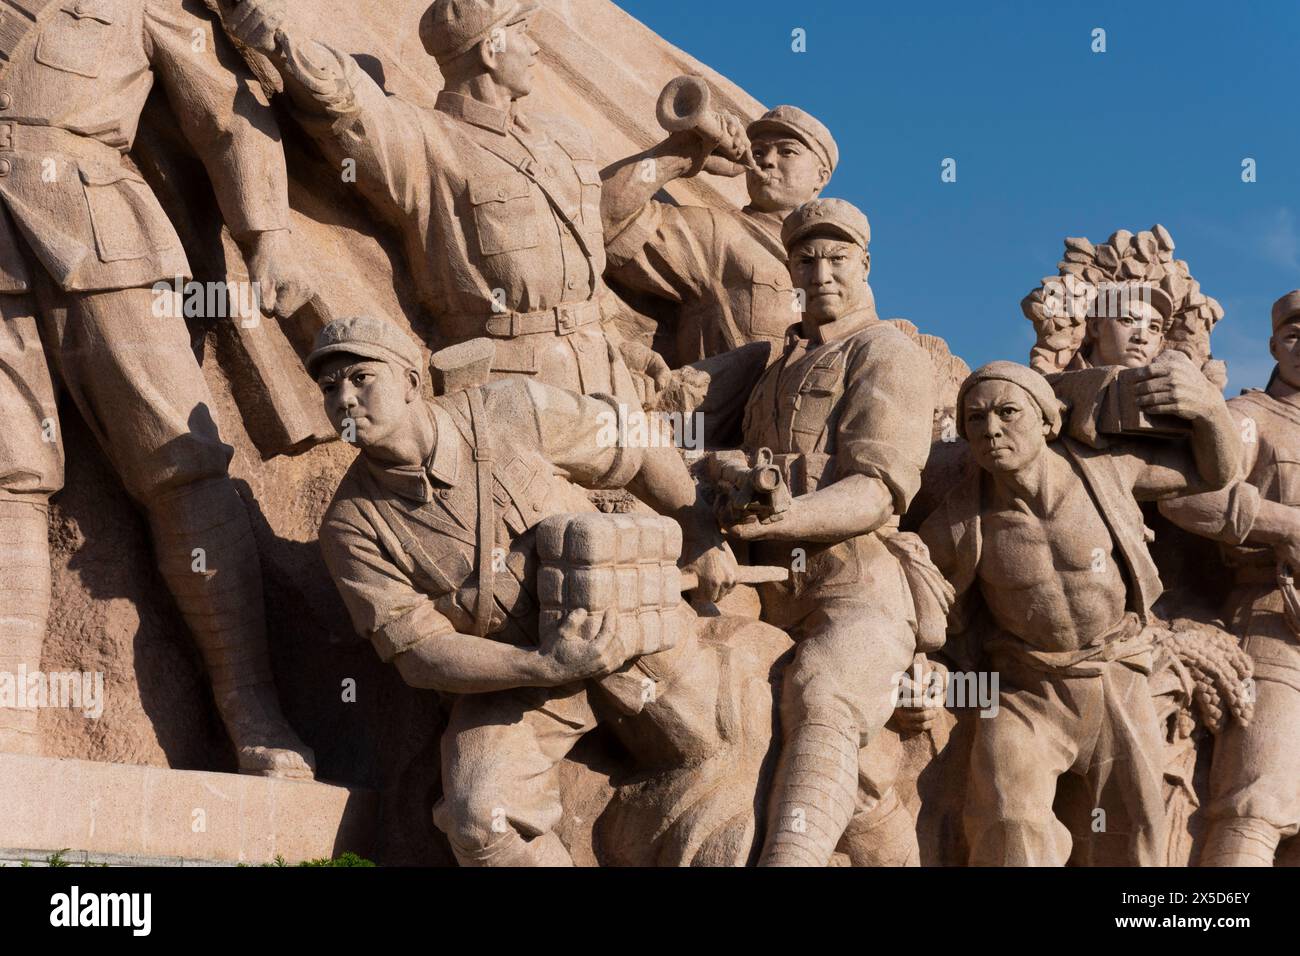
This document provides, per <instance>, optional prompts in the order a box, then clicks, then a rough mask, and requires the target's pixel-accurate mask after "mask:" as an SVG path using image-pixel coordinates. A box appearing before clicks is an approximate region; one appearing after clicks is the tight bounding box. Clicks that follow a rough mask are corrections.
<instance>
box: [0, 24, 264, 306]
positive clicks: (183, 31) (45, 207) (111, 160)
mask: <svg viewBox="0 0 1300 956" xmlns="http://www.w3.org/2000/svg"><path fill="white" fill-rule="evenodd" d="M224 39H225V38H224V37H221V38H220V40H221V41H222V42H224ZM0 53H3V54H4V55H5V58H0V293H2V292H23V291H26V290H27V289H28V288H29V287H30V283H31V278H32V277H31V275H30V274H29V273H28V267H27V265H26V264H25V263H24V262H23V261H22V259H21V258H20V256H19V255H18V251H17V241H16V235H17V234H19V233H20V234H21V235H22V237H23V238H24V239H25V240H26V242H27V244H28V246H29V247H30V248H31V250H32V251H33V253H34V254H35V256H36V258H37V259H38V260H39V263H40V265H41V266H42V267H44V268H45V270H46V271H48V273H49V274H50V276H51V277H52V278H53V279H54V280H55V282H57V283H58V284H59V285H60V286H61V287H62V288H64V289H67V290H69V291H79V290H105V289H123V288H133V287H137V286H146V285H150V284H152V283H153V282H155V281H158V280H170V279H172V278H173V277H175V276H177V275H181V276H186V277H188V276H189V274H190V272H189V264H188V263H187V261H186V258H185V253H184V251H183V250H182V248H181V244H180V240H179V239H178V238H177V236H176V232H175V230H174V229H173V228H172V225H171V223H170V222H169V221H168V219H167V217H166V215H165V214H164V213H163V210H162V207H161V206H160V205H159V204H158V200H157V199H156V198H155V197H154V195H153V192H152V191H151V190H150V188H149V187H148V186H147V185H146V184H145V182H144V180H143V179H142V178H141V177H140V175H139V174H138V173H137V172H136V171H135V169H134V168H133V167H132V166H130V165H129V164H128V163H127V162H126V161H125V160H124V158H123V157H124V154H125V153H126V152H127V151H128V150H130V148H131V145H132V143H133V142H134V140H135V135H136V126H137V124H138V122H139V119H140V112H141V110H142V109H143V107H144V103H145V99H146V97H147V96H148V95H149V91H150V89H151V88H152V86H153V83H154V77H155V75H156V76H157V77H158V78H159V79H160V80H161V81H162V84H163V87H164V89H165V90H166V92H167V96H168V99H169V101H170V103H171V107H172V115H173V116H174V117H175V118H176V121H177V123H178V124H179V126H180V128H181V129H182V131H183V132H184V134H185V136H186V138H187V139H188V140H189V142H190V143H191V145H192V146H193V147H194V150H195V152H196V153H197V154H198V155H199V157H200V158H202V160H203V161H204V163H205V164H206V166H207V169H208V172H209V174H210V176H211V177H212V180H213V185H214V186H215V188H216V193H217V198H218V200H219V201H220V204H221V211H222V215H223V216H224V217H225V221H226V224H227V225H228V226H229V227H230V229H231V231H232V232H233V233H234V234H235V235H237V236H240V235H243V234H245V233H251V232H261V231H267V230H272V229H284V228H287V227H288V210H287V202H286V196H287V192H286V190H287V185H286V177H285V171H284V161H283V157H282V154H281V152H280V145H279V139H278V136H277V135H275V130H274V125H273V121H272V119H271V114H270V112H269V110H267V109H266V107H265V106H262V105H261V104H259V103H258V101H257V100H256V98H255V97H254V95H253V93H252V92H251V90H250V88H249V87H248V86H247V84H246V82H245V81H244V80H243V79H241V78H246V77H247V71H246V70H244V69H243V64H242V63H240V62H239V58H238V56H237V55H236V54H235V53H234V52H233V51H232V50H231V49H230V47H229V46H228V45H226V46H222V47H218V38H217V37H216V36H214V23H213V21H212V19H210V18H209V17H208V16H207V15H206V11H205V10H204V7H203V5H202V3H201V2H200V0H0ZM6 58H7V61H6ZM268 134H269V135H268Z"/></svg>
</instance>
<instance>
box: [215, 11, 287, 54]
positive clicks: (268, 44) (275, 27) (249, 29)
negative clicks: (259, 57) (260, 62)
mask: <svg viewBox="0 0 1300 956" xmlns="http://www.w3.org/2000/svg"><path fill="white" fill-rule="evenodd" d="M218 2H219V6H220V11H221V20H222V22H223V23H225V25H226V29H227V30H229V31H230V35H231V36H232V37H234V38H235V39H236V40H238V41H239V42H240V43H243V44H244V45H246V46H248V47H251V48H252V49H254V50H258V51H260V52H262V53H266V54H271V53H274V52H275V47H276V38H277V36H278V34H279V32H280V28H281V27H283V26H284V21H285V18H286V16H287V15H288V2H287V0H218Z"/></svg>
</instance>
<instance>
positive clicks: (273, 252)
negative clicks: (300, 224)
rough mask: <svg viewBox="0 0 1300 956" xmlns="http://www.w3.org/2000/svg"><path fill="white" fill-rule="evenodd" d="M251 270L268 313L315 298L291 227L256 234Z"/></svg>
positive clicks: (290, 310)
mask: <svg viewBox="0 0 1300 956" xmlns="http://www.w3.org/2000/svg"><path fill="white" fill-rule="evenodd" d="M244 2H245V3H247V2H248V0H244ZM248 272H249V275H250V277H251V278H252V280H253V281H254V282H256V283H257V287H258V291H259V292H260V294H261V302H262V311H263V312H265V313H266V314H267V315H272V314H274V315H275V316H277V317H278V318H281V319H284V318H288V317H289V316H291V315H293V314H294V313H295V312H297V311H298V310H299V309H300V308H302V307H303V305H304V304H305V303H306V302H307V300H308V299H310V298H311V294H312V289H311V286H310V285H309V284H308V282H307V279H306V277H305V276H304V275H303V274H302V270H301V269H300V268H299V267H298V262H297V259H296V257H295V256H294V253H293V249H292V246H291V244H290V233H289V230H287V229H276V230H273V231H271V232H259V233H257V234H256V235H255V236H254V238H253V240H252V253H251V254H250V255H249V257H248Z"/></svg>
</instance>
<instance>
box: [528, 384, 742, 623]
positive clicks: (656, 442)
mask: <svg viewBox="0 0 1300 956" xmlns="http://www.w3.org/2000/svg"><path fill="white" fill-rule="evenodd" d="M520 384H521V387H523V388H526V389H527V390H528V391H529V392H530V393H531V396H532V400H531V402H530V407H531V408H532V409H533V410H534V417H533V420H534V429H535V434H536V437H537V440H538V441H539V442H540V443H541V446H542V448H543V449H544V450H545V453H546V457H547V458H548V459H549V460H550V461H551V463H552V464H554V465H555V467H556V470H557V471H558V472H560V473H561V474H563V475H564V476H565V477H567V478H569V479H570V480H571V481H573V482H575V483H577V484H580V485H582V486H583V487H585V488H624V487H625V488H627V489H628V490H629V491H631V492H632V493H633V494H634V495H636V496H637V497H638V498H639V499H641V500H642V501H644V502H646V504H648V505H650V507H652V508H653V509H655V511H657V512H659V513H660V514H663V515H666V516H668V517H670V518H673V519H674V520H676V521H677V523H678V524H680V525H681V528H682V557H681V562H682V564H683V565H685V566H691V567H693V568H695V570H696V571H697V573H698V574H699V576H700V582H701V586H702V587H703V588H704V590H705V591H706V592H707V594H708V596H709V597H710V598H711V599H716V598H718V597H721V596H722V595H723V594H725V593H726V591H728V590H730V588H731V587H732V586H734V584H735V583H736V573H737V572H736V563H735V558H734V557H733V556H732V554H731V551H730V549H729V548H728V547H727V545H726V543H725V542H724V541H723V539H722V533H721V531H720V530H719V529H718V526H717V522H716V520H715V519H714V517H713V511H712V509H711V508H710V507H709V506H708V504H707V503H706V501H705V500H704V498H703V497H702V495H701V494H700V489H699V488H698V487H697V486H696V484H695V481H694V479H692V478H691V475H690V472H689V471H688V470H687V468H686V463H685V462H684V461H683V460H682V456H681V454H680V453H679V452H678V451H677V448H676V446H675V445H674V443H673V436H672V430H671V429H670V428H669V427H668V425H667V423H666V422H665V421H664V420H663V419H662V418H660V417H659V416H658V415H656V414H654V413H646V412H643V411H642V410H641V409H640V408H634V407H629V406H625V405H621V404H620V403H619V402H617V401H616V400H615V399H613V398H595V397H589V396H585V395H578V394H576V393H574V392H569V391H566V390H564V389H558V388H554V387H552V386H548V385H544V384H541V383H539V382H535V381H531V380H527V379H521V380H520ZM543 410H544V414H543ZM620 415H621V416H623V417H624V421H625V422H626V421H628V416H634V415H635V416H645V420H644V424H645V426H646V427H645V428H644V429H639V428H633V427H631V426H628V427H623V426H620V424H619V416H620ZM632 434H642V435H647V436H648V440H647V441H646V442H645V443H644V447H631V446H629V445H627V444H625V443H623V442H622V440H621V439H622V437H623V436H626V435H632Z"/></svg>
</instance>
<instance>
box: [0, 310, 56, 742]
mask: <svg viewBox="0 0 1300 956" xmlns="http://www.w3.org/2000/svg"><path fill="white" fill-rule="evenodd" d="M0 406H2V407H3V408H4V410H5V425H4V427H3V428H0V674H8V675H12V676H11V677H10V679H11V680H13V681H14V682H15V685H16V684H17V682H18V681H19V680H20V679H21V678H22V675H23V674H24V673H31V672H34V671H38V670H40V667H41V644H42V643H43V642H44V640H45V630H46V624H47V619H48V617H49V612H50V551H49V505H48V502H49V497H50V495H51V494H53V493H54V492H55V491H58V490H59V489H60V488H61V487H62V486H63V436H62V434H60V432H59V422H58V412H57V409H56V407H55V401H54V388H53V383H52V382H51V380H50V373H49V369H48V368H47V367H46V364H45V352H44V349H43V348H42V346H41V340H40V336H39V334H38V331H37V323H36V309H35V303H34V302H33V301H32V299H31V297H30V296H27V295H0ZM37 717H38V711H37V710H36V709H35V708H17V707H13V708H11V707H0V752H3V753H17V754H38V753H40V738H39V736H38V734H37Z"/></svg>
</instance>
